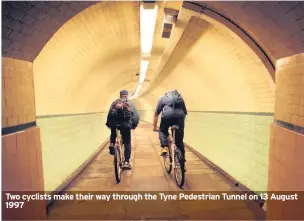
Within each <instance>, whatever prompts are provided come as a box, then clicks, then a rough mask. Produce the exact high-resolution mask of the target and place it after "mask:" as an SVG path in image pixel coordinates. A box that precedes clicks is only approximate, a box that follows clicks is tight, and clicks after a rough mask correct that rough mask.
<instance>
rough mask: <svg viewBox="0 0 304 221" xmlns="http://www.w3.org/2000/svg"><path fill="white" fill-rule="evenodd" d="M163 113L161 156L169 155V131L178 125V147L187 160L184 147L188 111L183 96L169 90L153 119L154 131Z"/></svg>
mask: <svg viewBox="0 0 304 221" xmlns="http://www.w3.org/2000/svg"><path fill="white" fill-rule="evenodd" d="M160 112H162V116H161V122H160V127H159V140H160V146H161V147H162V150H161V155H162V156H165V155H166V154H167V149H166V148H164V147H168V146H169V142H168V136H169V133H168V129H169V127H170V126H173V125H177V126H178V127H179V129H178V130H176V133H175V140H176V146H177V148H179V149H180V151H181V153H182V155H183V157H184V160H185V161H186V159H185V147H184V142H183V140H184V126H185V117H186V115H187V109H186V105H185V102H184V99H183V97H182V96H181V94H180V93H179V92H178V91H177V90H176V89H173V90H169V91H168V92H166V93H165V95H164V96H162V97H161V98H160V99H159V101H158V104H157V107H156V110H155V114H154V119H153V126H154V128H153V130H154V131H157V121H158V115H159V114H160Z"/></svg>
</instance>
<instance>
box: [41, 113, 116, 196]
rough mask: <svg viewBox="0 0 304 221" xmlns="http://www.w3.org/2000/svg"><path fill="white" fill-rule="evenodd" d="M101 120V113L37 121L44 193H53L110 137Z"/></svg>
mask: <svg viewBox="0 0 304 221" xmlns="http://www.w3.org/2000/svg"><path fill="white" fill-rule="evenodd" d="M105 120H106V114H105V113H96V114H83V115H71V116H50V117H38V119H37V125H38V126H39V127H40V131H41V149H42V159H43V174H44V189H45V191H54V190H55V189H56V188H57V187H59V186H60V185H61V184H62V183H64V182H65V181H66V180H67V179H68V178H69V177H70V176H71V175H72V173H73V172H74V171H76V170H77V169H78V168H79V167H80V166H81V165H82V164H83V163H84V162H85V161H86V160H87V159H89V158H90V157H91V156H92V155H93V154H94V153H95V152H96V151H98V149H99V148H100V146H101V145H102V144H103V142H104V141H106V139H107V138H108V137H109V135H110V131H109V129H108V128H107V127H106V126H105ZM54 165H56V169H54Z"/></svg>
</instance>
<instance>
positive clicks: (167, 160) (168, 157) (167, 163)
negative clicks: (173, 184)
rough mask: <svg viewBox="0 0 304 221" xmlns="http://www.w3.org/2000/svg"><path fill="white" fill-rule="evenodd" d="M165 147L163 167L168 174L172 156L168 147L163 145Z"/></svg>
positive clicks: (170, 168)
mask: <svg viewBox="0 0 304 221" xmlns="http://www.w3.org/2000/svg"><path fill="white" fill-rule="evenodd" d="M165 148H166V149H167V154H166V155H165V156H163V160H164V167H165V170H166V172H167V173H169V174H170V172H171V170H172V156H171V153H170V151H169V148H168V147H165Z"/></svg>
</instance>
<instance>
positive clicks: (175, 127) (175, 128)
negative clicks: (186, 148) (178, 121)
mask: <svg viewBox="0 0 304 221" xmlns="http://www.w3.org/2000/svg"><path fill="white" fill-rule="evenodd" d="M171 129H172V130H178V129H179V127H178V126H177V125H173V126H172V127H171Z"/></svg>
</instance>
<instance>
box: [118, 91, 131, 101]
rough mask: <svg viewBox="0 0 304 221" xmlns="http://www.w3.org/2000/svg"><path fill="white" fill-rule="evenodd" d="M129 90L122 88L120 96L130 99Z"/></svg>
mask: <svg viewBox="0 0 304 221" xmlns="http://www.w3.org/2000/svg"><path fill="white" fill-rule="evenodd" d="M128 94H129V93H128V91H127V90H122V91H120V98H122V99H128Z"/></svg>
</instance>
